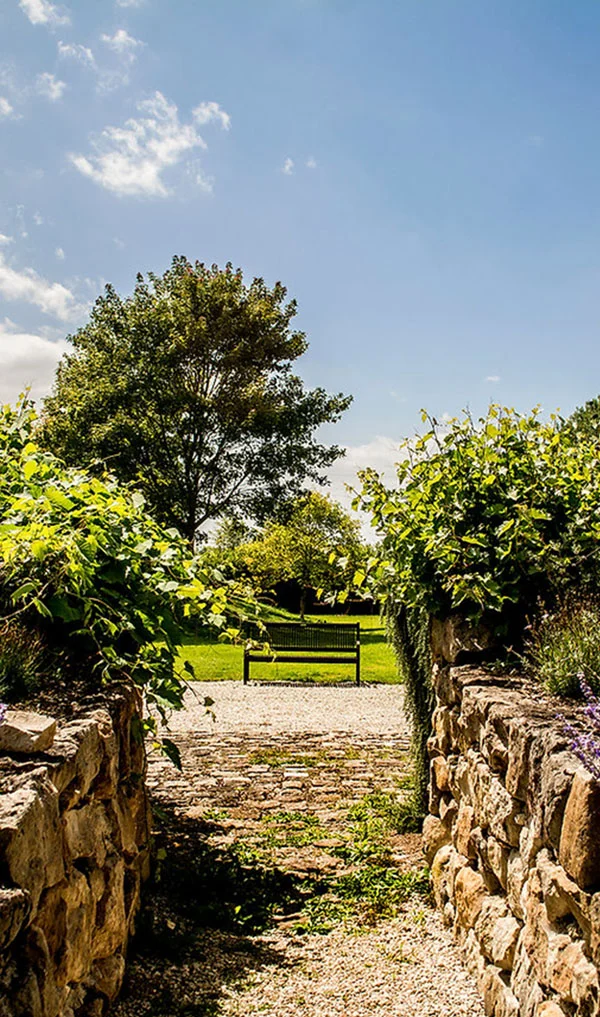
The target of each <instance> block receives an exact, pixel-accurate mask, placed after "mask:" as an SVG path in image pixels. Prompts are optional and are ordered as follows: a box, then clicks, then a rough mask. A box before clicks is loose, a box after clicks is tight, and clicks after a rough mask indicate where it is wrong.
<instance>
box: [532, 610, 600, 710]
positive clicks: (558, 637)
mask: <svg viewBox="0 0 600 1017" xmlns="http://www.w3.org/2000/svg"><path fill="white" fill-rule="evenodd" d="M525 661H526V664H527V668H528V671H529V672H530V674H531V675H532V676H533V677H534V678H535V679H537V680H538V681H540V682H541V683H542V685H543V686H544V688H545V689H546V690H547V691H548V692H552V693H556V694H558V695H560V696H571V697H575V698H580V697H581V678H583V680H584V682H586V683H587V685H589V687H590V688H591V689H592V691H593V692H595V693H598V692H600V607H599V606H598V604H597V603H595V602H594V601H592V600H588V601H584V602H577V601H572V600H567V601H566V602H564V603H563V604H561V606H560V607H559V608H558V610H556V611H554V612H552V613H550V614H545V615H543V616H542V618H541V619H540V620H539V621H537V622H536V623H535V624H534V625H533V626H532V627H531V629H530V630H529V633H528V636H527V642H526V646H525Z"/></svg>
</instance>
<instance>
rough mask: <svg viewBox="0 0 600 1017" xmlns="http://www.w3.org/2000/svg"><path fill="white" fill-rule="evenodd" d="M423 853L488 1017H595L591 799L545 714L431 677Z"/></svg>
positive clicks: (543, 708)
mask: <svg viewBox="0 0 600 1017" xmlns="http://www.w3.org/2000/svg"><path fill="white" fill-rule="evenodd" d="M434 684H435V689H436V696H437V707H436V710H435V713H434V717H433V727H434V733H433V735H432V738H431V740H430V754H431V785H430V815H429V817H428V818H427V819H426V821H425V827H424V845H425V851H426V855H427V858H428V861H429V863H430V865H431V871H432V880H433V887H434V892H435V897H436V901H437V903H438V906H439V907H440V908H441V910H442V912H443V916H444V919H445V921H446V922H447V923H448V924H449V925H452V926H453V929H454V933H455V937H456V939H457V940H458V942H459V943H460V945H461V946H462V949H463V954H464V957H465V960H466V963H467V965H468V967H469V968H470V970H471V971H472V972H473V974H474V975H475V976H476V978H477V980H478V983H479V986H480V989H481V992H482V994H483V997H484V1000H485V1007H486V1012H487V1013H488V1014H489V1015H494V1017H517V1015H519V1017H563V1015H571V1017H573V1015H577V1017H592V1015H596V1014H599V1013H600V1005H599V999H600V991H599V983H598V967H597V966H598V965H599V964H600V787H599V786H598V784H597V783H596V782H595V781H593V780H592V778H591V777H590V776H589V775H588V774H587V772H586V770H585V769H584V768H583V767H582V766H581V765H580V764H579V762H578V760H577V758H576V757H575V756H574V755H573V753H572V752H571V751H570V750H569V746H568V738H567V737H565V733H564V730H563V727H562V724H561V722H560V721H559V720H557V719H556V713H557V710H558V709H559V708H560V707H557V704H556V702H554V703H550V702H549V701H548V700H545V699H544V698H543V697H542V696H541V695H539V694H536V690H535V689H532V688H531V686H530V685H528V684H527V683H526V682H524V681H521V680H516V679H508V678H507V679H502V678H497V677H493V676H491V675H489V674H486V673H485V672H484V671H482V670H478V669H477V668H475V667H440V666H437V665H436V666H435V667H434Z"/></svg>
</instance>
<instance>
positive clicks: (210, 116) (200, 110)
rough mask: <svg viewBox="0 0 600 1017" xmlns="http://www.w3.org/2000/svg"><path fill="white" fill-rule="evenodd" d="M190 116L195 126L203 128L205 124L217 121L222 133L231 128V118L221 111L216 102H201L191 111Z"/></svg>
mask: <svg viewBox="0 0 600 1017" xmlns="http://www.w3.org/2000/svg"><path fill="white" fill-rule="evenodd" d="M192 116H193V118H194V120H195V121H196V123H197V124H200V126H201V127H204V125H205V124H209V123H211V121H213V120H218V121H219V123H220V124H221V127H222V128H223V130H224V131H228V130H229V128H230V127H231V117H230V116H229V113H226V112H225V110H224V109H221V107H220V106H219V103H218V102H201V103H200V105H199V106H196V108H195V109H193V110H192Z"/></svg>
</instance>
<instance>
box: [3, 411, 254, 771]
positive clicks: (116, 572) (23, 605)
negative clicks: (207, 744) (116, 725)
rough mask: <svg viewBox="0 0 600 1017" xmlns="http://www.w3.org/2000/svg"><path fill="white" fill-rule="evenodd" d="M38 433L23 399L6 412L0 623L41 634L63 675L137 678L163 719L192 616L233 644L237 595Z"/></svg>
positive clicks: (179, 687) (141, 511) (128, 497)
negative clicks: (42, 442) (68, 463)
mask: <svg viewBox="0 0 600 1017" xmlns="http://www.w3.org/2000/svg"><path fill="white" fill-rule="evenodd" d="M35 427H36V416H35V413H34V411H33V410H32V408H31V406H30V405H29V404H28V403H27V401H26V400H23V401H21V403H20V404H19V406H18V407H17V409H16V410H15V409H11V408H10V407H8V406H5V407H4V408H3V409H2V410H1V412H0V563H1V565H0V622H4V623H8V622H13V621H14V620H16V619H18V621H19V623H20V624H21V625H22V626H24V627H25V628H27V629H29V630H32V631H36V632H39V633H40V634H41V637H42V638H43V640H44V641H45V643H46V644H47V645H48V646H49V648H50V650H51V651H53V652H60V653H61V672H62V673H63V675H64V676H65V677H67V678H68V677H69V676H70V675H73V674H77V675H78V676H81V675H82V673H83V674H86V675H87V676H88V680H89V681H90V682H92V683H93V684H95V685H100V684H101V683H102V682H104V681H111V680H119V681H130V682H132V683H134V684H135V685H138V686H140V687H142V688H143V689H144V692H145V695H146V699H147V702H148V703H149V704H150V705H153V706H155V707H156V708H157V710H158V711H159V712H162V713H163V715H164V714H165V712H166V711H168V710H169V709H172V708H177V707H179V706H180V705H181V703H182V699H183V693H184V689H185V676H186V674H187V675H193V668H192V666H191V665H190V664H189V663H187V662H181V663H180V662H179V658H178V646H179V644H180V643H181V641H182V637H183V627H184V625H185V622H186V619H188V618H190V617H192V616H195V617H198V618H200V619H201V620H203V621H204V623H205V624H209V625H211V626H214V627H216V628H218V629H219V631H221V632H223V633H225V634H226V635H227V634H228V635H229V636H233V635H234V634H235V629H233V628H231V627H230V626H228V621H227V618H228V616H229V615H231V614H232V613H233V612H234V610H235V606H236V605H235V595H236V590H237V592H238V593H240V592H241V591H240V590H239V588H237V587H233V586H231V585H229V586H227V584H225V583H224V582H223V581H222V580H221V578H220V577H219V575H218V573H214V572H210V571H208V570H206V569H204V568H203V567H202V566H201V565H200V563H199V561H198V559H197V558H195V557H194V555H193V554H192V552H191V550H190V547H189V544H188V543H187V542H186V541H184V540H183V539H182V538H181V537H180V536H179V535H178V534H177V532H176V531H174V530H165V529H163V528H162V527H161V526H159V525H158V524H157V523H156V522H155V521H154V519H153V518H152V517H151V516H150V515H149V514H148V512H147V511H146V509H145V503H144V498H143V497H142V495H140V494H139V493H135V492H133V491H130V490H128V489H127V488H123V487H122V486H120V485H119V484H118V483H117V482H116V481H115V480H114V479H113V478H111V477H110V476H105V477H103V478H102V479H101V478H99V477H91V476H89V475H88V474H86V473H83V472H81V471H79V470H75V469H71V468H68V467H65V466H64V465H63V464H62V463H61V462H60V460H58V459H57V458H56V457H55V456H53V455H52V454H51V453H49V452H46V451H44V450H42V449H41V448H40V447H39V445H38V444H37V441H36V430H35ZM165 744H166V747H167V748H168V749H169V750H170V751H172V752H173V753H175V749H174V746H172V744H171V743H169V742H166V743H165Z"/></svg>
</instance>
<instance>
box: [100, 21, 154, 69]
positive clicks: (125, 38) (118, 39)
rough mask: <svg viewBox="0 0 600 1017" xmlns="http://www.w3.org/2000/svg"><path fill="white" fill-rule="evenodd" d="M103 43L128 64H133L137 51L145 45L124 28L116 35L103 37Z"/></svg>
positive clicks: (118, 30) (119, 29)
mask: <svg viewBox="0 0 600 1017" xmlns="http://www.w3.org/2000/svg"><path fill="white" fill-rule="evenodd" d="M102 42H105V43H106V45H107V46H108V47H109V49H112V51H113V53H117V54H118V56H120V57H122V59H123V60H125V61H126V62H127V63H130V64H131V63H133V61H134V60H135V59H136V50H138V49H141V48H142V47H143V46H144V45H145V43H143V42H142V41H141V39H134V37H133V36H132V35H129V32H126V31H125V29H124V28H118V29H117V31H116V32H115V34H114V35H103V36H102Z"/></svg>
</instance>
